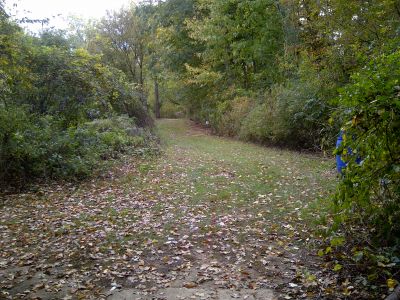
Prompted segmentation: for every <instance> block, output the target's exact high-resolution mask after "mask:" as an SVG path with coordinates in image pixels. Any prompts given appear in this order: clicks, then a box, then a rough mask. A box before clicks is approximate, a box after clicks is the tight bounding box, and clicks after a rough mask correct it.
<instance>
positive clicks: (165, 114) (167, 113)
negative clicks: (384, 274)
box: [161, 101, 185, 119]
mask: <svg viewBox="0 0 400 300" xmlns="http://www.w3.org/2000/svg"><path fill="white" fill-rule="evenodd" d="M184 116H185V112H184V107H182V105H177V104H174V103H172V102H170V101H166V102H164V103H163V104H162V105H161V118H167V119H175V118H182V117H184Z"/></svg>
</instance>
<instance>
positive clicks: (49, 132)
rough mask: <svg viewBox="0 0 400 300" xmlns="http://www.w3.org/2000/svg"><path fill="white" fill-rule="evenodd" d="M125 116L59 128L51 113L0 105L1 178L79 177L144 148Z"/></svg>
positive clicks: (142, 135)
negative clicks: (43, 114)
mask: <svg viewBox="0 0 400 300" xmlns="http://www.w3.org/2000/svg"><path fill="white" fill-rule="evenodd" d="M139 129H140V128H138V127H137V126H136V124H135V123H134V122H133V120H132V119H131V118H129V117H127V116H117V117H113V118H108V119H97V120H94V121H89V122H86V123H83V124H81V125H79V126H78V127H70V128H68V129H67V130H62V126H61V125H60V122H59V121H58V120H56V119H55V118H54V117H51V116H42V117H34V116H31V115H29V114H28V113H27V111H26V110H24V109H21V108H16V107H14V108H10V109H4V108H2V109H0V141H1V143H0V181H1V182H2V183H5V182H14V183H18V182H21V181H29V180H30V179H32V178H35V177H46V178H81V177H84V176H87V175H89V174H90V173H91V172H92V171H93V169H94V168H95V167H96V166H98V165H99V164H101V161H103V160H105V159H109V158H115V157H118V156H119V155H120V153H124V152H127V151H131V152H133V151H135V150H137V149H139V148H142V147H146V144H147V143H149V135H148V134H147V132H146V131H145V130H143V129H141V130H139Z"/></svg>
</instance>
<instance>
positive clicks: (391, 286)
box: [386, 278, 397, 289]
mask: <svg viewBox="0 0 400 300" xmlns="http://www.w3.org/2000/svg"><path fill="white" fill-rule="evenodd" d="M386 284H387V286H388V288H389V289H394V288H395V287H396V285H397V281H396V280H394V279H392V278H390V279H388V280H387V281H386Z"/></svg>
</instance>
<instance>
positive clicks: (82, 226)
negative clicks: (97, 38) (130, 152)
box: [0, 120, 346, 299]
mask: <svg viewBox="0 0 400 300" xmlns="http://www.w3.org/2000/svg"><path fill="white" fill-rule="evenodd" d="M158 131H159V134H160V136H161V143H162V149H163V154H162V155H161V156H160V157H158V158H155V159H154V158H152V159H147V160H146V159H141V160H138V159H133V158H125V161H123V162H121V163H118V164H117V166H115V167H114V168H111V169H110V171H108V172H106V173H104V174H102V176H100V177H99V178H96V179H93V180H91V181H87V182H83V183H81V184H80V185H72V184H69V185H68V184H65V185H62V184H60V185H57V186H55V185H49V186H41V187H39V188H37V189H36V190H35V192H27V193H25V194H14V195H7V196H3V197H2V198H3V199H2V200H1V203H2V204H1V205H2V207H1V210H0V238H1V240H0V249H1V252H0V288H1V292H0V298H5V299H7V298H9V299H31V298H32V299H62V298H64V299H86V298H93V299H102V298H106V297H107V296H109V295H111V294H113V293H114V294H115V293H116V292H117V291H118V290H125V289H129V288H131V289H135V290H136V291H138V293H139V294H141V295H142V297H143V299H147V298H146V297H147V296H146V295H149V296H148V297H150V298H149V299H151V295H155V294H156V293H159V290H160V289H163V288H168V287H171V288H180V287H182V288H198V289H203V290H208V291H212V290H213V289H217V288H219V289H231V290H232V291H238V293H240V290H257V289H272V290H274V293H275V295H276V297H277V298H282V299H302V298H305V299H313V298H318V297H321V296H322V297H323V298H329V297H330V296H329V295H330V294H331V293H337V290H340V289H341V287H338V286H337V281H336V277H335V275H332V272H330V271H329V272H327V271H326V269H331V268H330V266H328V267H327V266H325V267H324V265H323V263H324V262H323V261H321V259H320V258H319V257H318V256H317V255H316V253H317V248H316V247H315V243H316V241H317V240H318V239H316V237H314V236H313V233H312V231H311V230H310V225H311V224H312V221H313V219H315V218H316V217H317V216H318V215H319V214H320V212H321V209H323V207H324V206H320V205H319V203H321V201H327V197H328V195H329V194H330V193H331V192H332V190H333V189H334V186H335V182H336V178H335V174H334V171H333V162H332V160H330V159H323V158H321V157H317V156H313V155H307V154H299V153H297V152H289V151H285V150H281V149H269V148H263V147H260V146H256V145H252V144H246V143H241V142H238V141H234V140H230V139H225V138H218V137H215V136H211V135H209V134H207V132H206V131H204V130H201V129H199V128H196V127H195V126H193V125H192V124H191V123H189V122H187V121H184V120H162V121H160V122H159V123H158ZM344 288H346V287H344ZM238 295H239V296H238V297H239V298H241V297H242V296H240V294H238ZM157 297H158V298H155V299H162V297H161V298H159V296H157ZM212 297H215V296H212V294H211V295H204V294H199V295H198V297H197V298H198V299H206V298H212ZM331 297H332V298H336V297H337V295H332V296H331ZM197 298H196V299H197ZM243 298H246V297H245V296H243Z"/></svg>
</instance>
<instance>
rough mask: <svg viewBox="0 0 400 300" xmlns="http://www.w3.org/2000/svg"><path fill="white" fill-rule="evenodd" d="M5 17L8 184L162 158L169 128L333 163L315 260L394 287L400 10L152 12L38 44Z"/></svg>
mask: <svg viewBox="0 0 400 300" xmlns="http://www.w3.org/2000/svg"><path fill="white" fill-rule="evenodd" d="M0 3H1V2H0ZM0 18H1V19H0V90H1V93H0V180H1V185H5V186H6V185H7V186H9V185H10V184H11V185H17V186H21V185H22V186H23V185H24V183H25V181H32V180H36V179H41V180H46V179H56V178H57V179H60V178H61V179H65V178H68V179H80V178H83V177H87V176H90V175H91V174H93V171H94V170H95V169H96V168H98V162H99V161H103V162H104V161H107V160H109V159H114V158H118V157H121V155H123V154H127V153H128V154H139V155H142V154H143V153H151V152H154V151H155V148H156V146H155V145H154V143H155V137H154V131H153V118H160V117H161V118H179V117H187V118H190V119H191V120H193V121H195V122H197V123H199V124H203V125H206V124H207V126H209V127H210V128H211V130H212V132H213V133H214V134H216V135H221V136H228V137H234V138H237V139H240V140H243V141H247V142H254V143H258V144H261V145H264V146H274V147H275V146H278V147H281V148H287V149H292V150H296V151H297V150H298V151H306V152H320V153H323V154H324V155H327V156H330V155H331V154H332V153H333V152H334V153H335V154H340V155H341V156H342V159H343V160H344V161H345V162H346V163H347V167H346V168H345V170H344V173H343V174H342V175H341V176H340V179H339V180H338V183H337V189H336V192H334V193H332V195H331V196H329V197H326V199H324V201H323V202H321V203H320V205H321V214H319V215H318V216H317V217H316V219H317V220H316V224H315V227H314V230H315V231H316V232H317V233H318V235H319V236H320V240H321V242H320V243H319V244H318V245H317V247H318V249H317V250H316V252H317V251H318V250H319V251H318V254H319V255H320V256H321V257H322V259H324V260H326V262H327V263H330V262H334V267H333V270H332V271H333V272H337V273H338V276H339V277H340V278H342V279H343V282H346V281H345V280H346V278H352V279H354V280H355V281H357V283H355V284H357V285H360V286H363V287H364V288H365V289H366V290H368V291H369V292H370V293H371V295H378V294H379V293H382V292H384V293H387V292H390V290H391V289H393V288H394V287H395V286H396V285H397V284H398V280H399V274H400V273H399V271H400V258H399V247H400V241H399V236H400V222H399V220H400V213H399V212H400V199H399V197H400V182H399V181H400V139H399V134H400V100H399V96H400V82H399V80H400V51H399V41H400V39H399V32H400V4H399V2H398V1H396V0H380V1H362V2H360V1H353V0H350V1H349V0H346V1H344V0H329V1H309V0H301V1H292V0H241V1H239V0H219V1H212V0H166V1H142V2H141V3H139V4H137V5H132V6H131V7H129V8H124V9H121V10H119V11H114V12H109V13H108V14H107V15H106V16H104V17H103V18H102V19H101V20H92V21H88V22H86V21H82V20H80V19H78V18H71V19H70V28H69V30H65V31H59V30H43V31H42V32H41V33H40V34H37V35H31V34H27V33H25V32H24V31H23V30H22V29H21V27H20V25H18V23H17V22H16V21H14V20H12V19H11V18H10V17H9V16H8V15H7V13H6V12H5V11H4V9H3V5H2V4H1V16H0ZM339 131H342V132H343V143H342V145H341V146H340V147H339V148H338V149H336V150H334V145H335V141H336V138H337V135H338V133H339ZM360 159H361V163H359V160H360ZM332 167H333V165H332ZM150 188H151V187H150ZM322 211H323V213H322ZM357 272H358V273H359V274H361V275H359V276H358V275H357V274H356V273H357ZM347 292H348V293H350V294H351V289H347ZM350 294H349V295H350Z"/></svg>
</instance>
